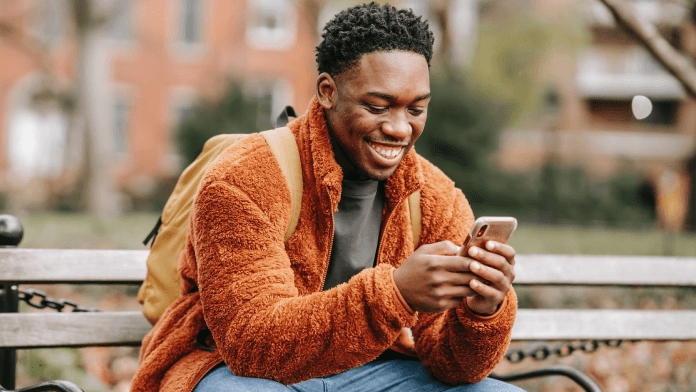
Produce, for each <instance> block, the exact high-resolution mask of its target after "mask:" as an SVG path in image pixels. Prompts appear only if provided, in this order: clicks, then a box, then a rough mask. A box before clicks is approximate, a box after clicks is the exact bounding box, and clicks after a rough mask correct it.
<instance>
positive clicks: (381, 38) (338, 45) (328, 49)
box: [316, 1, 434, 76]
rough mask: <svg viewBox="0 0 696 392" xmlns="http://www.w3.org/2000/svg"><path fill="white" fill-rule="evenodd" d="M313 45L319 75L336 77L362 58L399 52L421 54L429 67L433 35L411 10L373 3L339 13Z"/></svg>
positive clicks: (425, 23) (426, 23) (426, 24)
mask: <svg viewBox="0 0 696 392" xmlns="http://www.w3.org/2000/svg"><path fill="white" fill-rule="evenodd" d="M322 38H323V40H322V42H321V43H320V44H319V46H317V56H316V57H317V67H318V70H319V73H320V74H321V73H323V72H327V73H328V74H329V75H331V76H336V75H338V74H340V73H342V72H343V71H346V70H348V69H350V68H352V67H353V66H354V65H355V64H356V63H357V62H358V60H360V58H361V57H362V55H364V54H367V53H372V52H377V51H390V50H403V51H409V52H414V53H418V54H422V55H423V56H424V57H425V60H426V61H427V62H428V66H430V59H431V58H432V57H433V41H434V39H433V33H432V31H430V28H429V26H428V22H427V21H425V20H421V17H420V16H416V15H415V14H414V13H413V11H412V10H410V9H409V10H397V9H396V8H394V7H393V6H391V5H389V4H385V5H384V6H381V7H380V5H379V4H377V3H376V2H374V1H373V2H372V3H370V4H363V5H358V6H355V7H351V8H348V9H346V10H344V11H341V12H339V13H338V14H337V15H336V16H335V17H334V18H333V19H331V20H330V21H329V22H328V23H327V24H326V26H324V33H323V34H322Z"/></svg>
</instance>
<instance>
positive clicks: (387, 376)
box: [193, 360, 522, 392]
mask: <svg viewBox="0 0 696 392" xmlns="http://www.w3.org/2000/svg"><path fill="white" fill-rule="evenodd" d="M227 391H229V392H233V391H234V392H237V391H238V392H290V391H295V392H337V391H351V392H361V391H364V392H378V391H385V392H386V391H393V392H411V391H414V392H415V391H419V392H420V391H426V392H431V391H432V392H435V391H438V392H439V391H450V392H519V391H522V389H520V388H518V387H516V386H514V385H511V384H506V383H504V382H501V381H498V380H493V379H491V378H486V379H484V380H483V381H481V382H479V383H476V384H469V385H461V386H456V387H453V386H449V385H445V384H442V383H440V382H438V381H436V380H434V379H432V378H431V377H430V376H429V375H428V373H427V372H426V370H425V367H424V366H423V364H422V363H420V362H417V361H402V360H391V361H384V362H370V363H367V364H365V365H362V366H359V367H357V368H355V369H351V370H346V371H345V372H343V373H339V374H335V375H333V376H328V377H321V378H313V379H311V380H307V381H303V382H300V383H297V384H293V385H288V386H285V385H283V384H280V383H277V382H275V381H271V380H265V379H262V378H248V377H237V376H235V375H234V374H232V372H231V371H230V369H229V368H228V367H227V366H225V365H222V366H218V367H216V368H215V369H213V370H212V371H210V373H208V374H207V375H206V376H205V377H203V379H202V380H201V381H200V382H199V383H198V385H197V386H196V388H195V389H194V390H193V392H227Z"/></svg>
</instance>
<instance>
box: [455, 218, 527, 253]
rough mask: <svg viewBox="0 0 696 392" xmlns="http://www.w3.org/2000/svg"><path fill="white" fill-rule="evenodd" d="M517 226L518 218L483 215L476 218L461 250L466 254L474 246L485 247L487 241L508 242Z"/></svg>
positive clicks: (460, 251)
mask: <svg viewBox="0 0 696 392" xmlns="http://www.w3.org/2000/svg"><path fill="white" fill-rule="evenodd" d="M516 228H517V219H515V218H513V217H509V216H482V217H480V218H478V219H476V222H474V226H473V227H472V228H471V231H470V232H469V234H468V235H467V237H466V240H465V241H464V245H462V247H461V249H460V250H459V255H460V256H465V255H466V254H467V252H468V251H469V248H470V247H472V246H477V247H480V248H483V247H484V245H485V244H486V242H487V241H490V240H493V241H497V242H501V243H503V244H504V243H507V241H508V239H509V238H510V236H511V235H512V233H513V232H514V231H515V229H516Z"/></svg>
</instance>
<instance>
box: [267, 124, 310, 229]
mask: <svg viewBox="0 0 696 392" xmlns="http://www.w3.org/2000/svg"><path fill="white" fill-rule="evenodd" d="M261 136H263V138H264V139H266V143H268V146H269V147H270V148H271V151H272V152H273V155H275V157H276V159H277V160H278V163H279V164H280V170H282V171H283V174H284V175H285V179H286V180H287V182H288V187H290V198H291V200H292V217H291V218H290V223H289V224H288V228H287V230H286V231H285V240H286V241H287V239H288V238H290V236H291V235H292V233H294V232H295V228H296V227H297V222H298V221H299V220H300V207H301V205H302V162H300V151H299V150H298V149H297V142H295V136H294V135H293V134H292V131H291V130H290V128H288V127H282V128H276V129H271V130H268V131H263V132H261Z"/></svg>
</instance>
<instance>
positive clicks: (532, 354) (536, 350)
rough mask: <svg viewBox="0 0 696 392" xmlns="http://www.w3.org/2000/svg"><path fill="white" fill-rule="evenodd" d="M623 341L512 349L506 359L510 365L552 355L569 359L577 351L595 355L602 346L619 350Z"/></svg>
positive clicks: (600, 341)
mask: <svg viewBox="0 0 696 392" xmlns="http://www.w3.org/2000/svg"><path fill="white" fill-rule="evenodd" d="M621 342H622V341H621V340H581V341H579V342H577V343H573V342H560V343H558V344H556V345H555V346H554V347H553V348H549V346H547V345H545V344H541V343H540V344H538V345H535V346H534V347H532V348H530V349H529V350H526V351H524V350H519V349H511V350H508V352H507V353H505V359H507V360H508V361H510V363H519V362H522V361H523V360H524V359H525V358H532V359H535V360H537V361H543V360H545V359H547V358H548V357H550V356H552V355H556V356H559V357H567V356H569V355H571V354H572V353H573V352H575V351H583V352H585V353H593V352H595V351H597V349H598V348H599V347H600V346H607V347H613V348H617V347H619V346H621Z"/></svg>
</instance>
